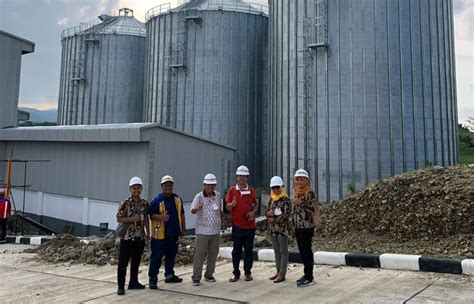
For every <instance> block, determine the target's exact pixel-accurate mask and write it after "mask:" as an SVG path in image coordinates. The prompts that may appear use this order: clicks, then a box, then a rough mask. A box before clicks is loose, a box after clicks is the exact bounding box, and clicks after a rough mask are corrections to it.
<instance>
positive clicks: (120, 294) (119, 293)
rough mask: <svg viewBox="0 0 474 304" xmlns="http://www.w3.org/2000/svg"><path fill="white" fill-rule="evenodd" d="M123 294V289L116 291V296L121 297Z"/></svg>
mask: <svg viewBox="0 0 474 304" xmlns="http://www.w3.org/2000/svg"><path fill="white" fill-rule="evenodd" d="M124 294H125V289H123V288H119V289H118V290H117V295H119V296H123V295H124Z"/></svg>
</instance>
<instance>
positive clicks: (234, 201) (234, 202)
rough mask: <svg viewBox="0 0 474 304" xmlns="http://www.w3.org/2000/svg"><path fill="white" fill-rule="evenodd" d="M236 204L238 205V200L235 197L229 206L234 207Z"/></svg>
mask: <svg viewBox="0 0 474 304" xmlns="http://www.w3.org/2000/svg"><path fill="white" fill-rule="evenodd" d="M235 205H237V201H236V200H235V198H234V199H233V200H232V202H230V203H228V204H227V206H229V208H234V207H235Z"/></svg>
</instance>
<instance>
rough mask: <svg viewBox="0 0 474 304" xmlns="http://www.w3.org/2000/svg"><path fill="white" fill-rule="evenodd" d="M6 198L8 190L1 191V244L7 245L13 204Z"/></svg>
mask: <svg viewBox="0 0 474 304" xmlns="http://www.w3.org/2000/svg"><path fill="white" fill-rule="evenodd" d="M5 196H6V190H5V189H0V228H1V230H2V233H1V234H0V244H5V242H6V237H7V223H8V218H9V217H10V215H11V212H12V203H11V202H10V200H9V199H8V198H6V197H5Z"/></svg>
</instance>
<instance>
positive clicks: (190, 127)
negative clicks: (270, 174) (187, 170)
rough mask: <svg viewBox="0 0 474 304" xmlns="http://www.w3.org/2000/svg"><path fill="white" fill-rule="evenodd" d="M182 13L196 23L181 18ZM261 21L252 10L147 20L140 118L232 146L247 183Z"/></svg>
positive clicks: (252, 157)
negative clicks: (178, 59) (181, 56)
mask: <svg viewBox="0 0 474 304" xmlns="http://www.w3.org/2000/svg"><path fill="white" fill-rule="evenodd" d="M186 14H187V15H189V16H191V15H194V16H199V17H201V18H202V23H199V22H198V23H196V22H194V21H191V20H188V21H185V22H184V23H183V21H184V20H185V17H186ZM267 23H268V17H266V16H264V15H258V14H247V13H239V12H231V11H182V12H171V13H167V14H164V15H159V16H156V17H154V18H152V19H150V20H149V21H148V22H147V24H146V29H147V45H146V53H147V55H146V63H145V66H146V68H145V70H146V73H145V95H144V99H145V105H144V119H145V121H147V122H158V123H161V124H164V125H167V126H170V127H173V128H176V129H178V130H181V131H185V132H189V133H192V134H195V135H199V136H202V137H204V138H208V139H211V140H215V141H218V142H220V143H223V144H226V145H230V146H233V147H236V148H237V153H236V163H235V164H234V165H238V164H246V165H247V166H248V167H249V169H250V170H251V175H252V179H251V181H253V182H256V181H260V180H261V179H262V178H261V166H262V160H261V156H262V152H261V147H262V145H261V142H262V138H261V131H262V119H261V118H262V106H263V100H265V98H267V97H266V95H267V94H266V93H265V86H264V83H265V80H264V77H265V75H266V73H265V72H264V67H265V66H266V63H265V61H266V59H267V57H266V51H267V38H266V37H267V31H268V24H267ZM183 33H185V34H183ZM180 35H181V36H180ZM183 35H185V39H186V52H185V54H186V60H185V61H184V63H185V68H184V69H183V68H174V69H171V68H170V65H171V64H172V63H173V62H174V61H173V59H172V58H173V57H172V55H173V53H172V52H173V51H172V50H171V49H172V48H171V47H170V46H171V45H172V44H175V45H176V44H179V43H181V42H182V41H183V38H180V37H183Z"/></svg>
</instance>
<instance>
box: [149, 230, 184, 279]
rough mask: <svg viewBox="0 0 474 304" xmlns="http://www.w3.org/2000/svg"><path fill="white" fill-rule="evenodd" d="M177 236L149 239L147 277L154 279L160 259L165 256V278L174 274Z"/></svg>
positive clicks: (158, 269)
mask: <svg viewBox="0 0 474 304" xmlns="http://www.w3.org/2000/svg"><path fill="white" fill-rule="evenodd" d="M178 240H179V238H167V237H165V239H164V240H156V239H151V256H150V268H149V269H148V277H149V278H150V279H156V278H157V277H158V272H159V271H160V267H161V260H162V259H163V257H165V278H166V279H169V278H172V277H173V276H174V263H175V260H176V254H178Z"/></svg>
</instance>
